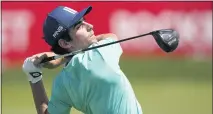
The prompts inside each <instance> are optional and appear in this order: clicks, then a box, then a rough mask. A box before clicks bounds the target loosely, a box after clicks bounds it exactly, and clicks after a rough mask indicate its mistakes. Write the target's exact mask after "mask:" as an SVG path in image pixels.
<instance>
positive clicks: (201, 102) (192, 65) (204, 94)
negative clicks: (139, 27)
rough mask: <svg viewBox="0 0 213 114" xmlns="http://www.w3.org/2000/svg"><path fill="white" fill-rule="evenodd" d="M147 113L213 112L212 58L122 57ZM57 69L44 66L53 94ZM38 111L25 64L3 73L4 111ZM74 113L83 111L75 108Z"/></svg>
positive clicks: (23, 113) (6, 113)
mask: <svg viewBox="0 0 213 114" xmlns="http://www.w3.org/2000/svg"><path fill="white" fill-rule="evenodd" d="M120 65H121V69H122V70H123V71H124V73H125V74H126V76H127V77H128V79H129V80H130V82H131V84H132V86H133V89H134V90H135V94H136V96H137V98H138V100H139V102H140V103H141V105H142V108H143V113H144V114H212V70H211V69H212V61H211V60H209V61H194V60H190V59H176V60H175V59H169V58H163V59H162V58H161V59H138V58H127V57H126V58H124V57H123V58H122V59H121V61H120ZM60 69H61V68H58V69H56V70H44V71H43V74H44V78H43V80H44V83H45V87H46V89H47V94H48V96H50V93H51V84H52V80H53V79H54V77H55V76H56V74H57V72H58V71H59V70H60ZM14 113H15V114H36V110H35V108H34V103H33V98H32V94H31V89H30V86H29V83H28V81H27V78H26V76H25V74H24V73H23V72H22V70H21V66H18V67H14V68H10V69H7V70H5V71H3V73H2V114H14ZM72 114H80V113H79V112H78V111H76V110H72Z"/></svg>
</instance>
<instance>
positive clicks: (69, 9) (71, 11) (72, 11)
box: [63, 7, 77, 14]
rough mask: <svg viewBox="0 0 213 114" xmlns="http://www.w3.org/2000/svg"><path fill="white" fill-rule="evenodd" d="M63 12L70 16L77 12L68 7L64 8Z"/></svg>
mask: <svg viewBox="0 0 213 114" xmlns="http://www.w3.org/2000/svg"><path fill="white" fill-rule="evenodd" d="M63 10H65V11H68V12H70V13H72V14H75V13H76V12H77V11H75V10H73V9H71V8H68V7H64V8H63Z"/></svg>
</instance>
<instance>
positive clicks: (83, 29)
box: [69, 18, 94, 47]
mask: <svg viewBox="0 0 213 114" xmlns="http://www.w3.org/2000/svg"><path fill="white" fill-rule="evenodd" d="M69 33H70V35H71V37H72V39H73V42H74V43H75V44H76V45H87V44H88V40H90V38H91V37H93V36H94V31H93V25H91V24H89V23H87V22H86V21H85V20H84V19H83V18H82V19H81V20H80V21H79V22H77V23H76V24H75V25H74V27H73V28H72V29H71V30H70V32H69ZM81 47H82V46H81Z"/></svg>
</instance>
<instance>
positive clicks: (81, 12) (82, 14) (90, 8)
mask: <svg viewBox="0 0 213 114" xmlns="http://www.w3.org/2000/svg"><path fill="white" fill-rule="evenodd" d="M91 10H92V7H91V6H89V7H87V8H85V9H83V10H82V11H80V12H79V13H78V14H77V15H76V16H75V17H74V19H73V20H72V22H71V23H70V25H69V28H71V27H72V26H73V25H74V24H75V23H77V22H78V21H79V20H80V19H81V18H82V17H84V16H85V15H87V14H88V13H89V12H90V11H91Z"/></svg>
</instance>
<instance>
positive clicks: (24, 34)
mask: <svg viewBox="0 0 213 114" xmlns="http://www.w3.org/2000/svg"><path fill="white" fill-rule="evenodd" d="M59 5H64V6H68V7H71V8H73V9H76V10H77V11H80V10H82V9H83V8H86V7H87V6H89V5H91V6H92V7H93V10H92V12H91V13H90V14H89V15H87V16H86V20H87V21H88V22H89V23H91V24H93V25H94V31H95V32H96V34H100V33H107V32H113V33H115V34H116V35H117V36H118V37H119V38H120V39H122V38H126V37H131V36H133V35H138V34H142V33H146V32H150V31H152V30H156V29H166V28H174V29H176V30H177V31H178V32H179V34H180V44H179V47H178V49H177V50H176V51H175V52H174V53H171V54H170V55H174V56H177V57H193V58H206V57H210V58H211V57H212V56H211V55H212V2H2V57H3V67H4V66H5V65H11V64H13V65H14V63H17V62H23V60H24V58H25V57H27V56H30V55H32V54H35V53H40V52H44V51H49V47H48V45H47V44H45V42H44V40H43V39H42V36H43V33H42V25H43V22H44V19H45V17H46V15H47V13H48V12H50V11H51V10H52V9H54V8H55V7H57V6H59ZM149 37H150V38H149ZM122 47H123V50H124V56H145V55H146V56H147V55H148V56H155V57H158V56H164V55H165V53H164V52H162V50H161V49H159V47H158V46H157V44H156V43H155V42H154V39H153V38H151V36H147V37H146V38H145V37H144V38H140V39H136V40H132V41H128V42H125V43H122Z"/></svg>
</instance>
